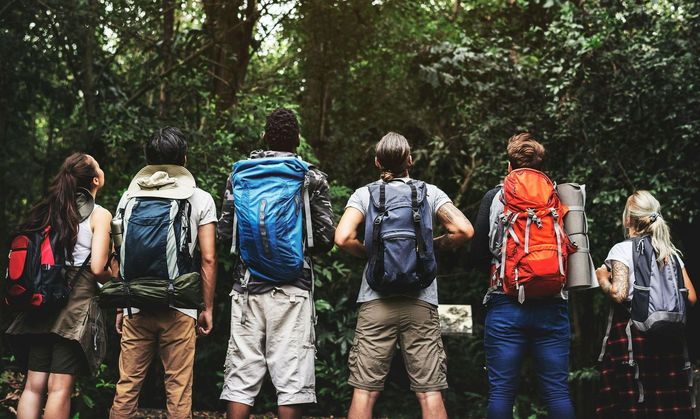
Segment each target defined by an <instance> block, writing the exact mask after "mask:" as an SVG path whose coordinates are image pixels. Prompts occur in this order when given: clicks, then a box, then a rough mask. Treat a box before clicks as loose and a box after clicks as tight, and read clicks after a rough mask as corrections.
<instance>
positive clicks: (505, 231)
mask: <svg viewBox="0 0 700 419" xmlns="http://www.w3.org/2000/svg"><path fill="white" fill-rule="evenodd" d="M501 200H502V202H503V205H504V208H503V214H501V215H500V216H499V218H498V224H499V228H500V229H501V231H502V234H501V237H502V243H501V260H500V261H499V262H496V263H495V264H494V265H493V266H492V272H493V275H492V278H493V279H494V280H495V284H492V285H496V286H499V287H502V288H503V291H504V292H505V293H506V294H507V295H510V296H513V297H518V301H519V302H521V303H522V302H523V301H524V300H525V296H528V297H535V298H537V297H547V296H553V295H556V294H558V293H559V292H561V290H562V288H563V286H564V284H565V283H566V262H567V257H568V255H569V253H572V252H573V251H575V247H574V245H573V244H572V243H571V242H570V241H569V237H568V236H567V235H566V233H564V224H563V220H564V216H565V215H566V213H567V211H568V208H567V207H566V206H564V205H563V204H562V203H561V202H560V201H559V196H557V193H556V190H555V185H554V183H552V181H551V180H550V179H549V178H548V177H547V175H545V174H544V173H542V172H540V171H537V170H534V169H526V168H524V169H516V170H513V171H511V172H510V173H509V174H508V175H507V176H506V177H505V179H504V180H503V191H502V193H501Z"/></svg>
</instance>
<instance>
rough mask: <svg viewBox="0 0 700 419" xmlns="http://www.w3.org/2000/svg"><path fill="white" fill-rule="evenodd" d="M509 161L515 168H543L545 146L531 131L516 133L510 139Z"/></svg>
mask: <svg viewBox="0 0 700 419" xmlns="http://www.w3.org/2000/svg"><path fill="white" fill-rule="evenodd" d="M507 151H508V161H509V162H510V167H511V168H513V169H520V168H524V167H527V168H530V169H535V170H542V167H543V166H544V154H545V152H544V146H543V145H542V144H540V143H539V141H537V140H536V139H535V137H533V136H532V134H530V133H529V132H523V133H520V134H516V135H514V136H512V137H510V139H509V140H508V148H507Z"/></svg>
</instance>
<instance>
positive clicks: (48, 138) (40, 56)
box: [0, 0, 700, 418]
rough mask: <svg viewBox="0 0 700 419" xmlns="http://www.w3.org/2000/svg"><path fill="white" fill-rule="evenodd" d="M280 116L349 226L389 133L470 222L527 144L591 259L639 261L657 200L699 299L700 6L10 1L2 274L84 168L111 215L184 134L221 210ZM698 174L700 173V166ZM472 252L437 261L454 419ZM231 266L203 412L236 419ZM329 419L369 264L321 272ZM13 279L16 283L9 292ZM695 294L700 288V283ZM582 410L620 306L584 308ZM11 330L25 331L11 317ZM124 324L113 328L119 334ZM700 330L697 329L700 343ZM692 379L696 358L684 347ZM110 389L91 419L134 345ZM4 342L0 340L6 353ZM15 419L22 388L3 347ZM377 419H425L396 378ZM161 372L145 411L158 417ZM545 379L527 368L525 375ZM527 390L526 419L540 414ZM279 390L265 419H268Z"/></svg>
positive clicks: (469, 358)
mask: <svg viewBox="0 0 700 419" xmlns="http://www.w3.org/2000/svg"><path fill="white" fill-rule="evenodd" d="M279 106H286V107H290V108H292V109H294V110H295V111H296V112H297V114H298V115H299V118H300V121H301V124H302V134H303V139H304V141H303V147H302V150H301V154H302V155H303V156H304V157H305V158H306V159H308V160H310V161H312V162H314V163H316V164H318V166H319V167H320V168H321V169H322V170H324V171H325V172H326V173H328V176H329V179H330V180H331V182H332V194H333V204H334V207H335V210H336V215H339V214H340V213H341V211H342V209H343V206H344V204H345V202H346V200H347V198H348V196H349V194H350V193H351V192H352V190H353V189H354V188H357V187H359V186H361V185H363V184H364V183H366V182H368V181H371V180H373V179H375V178H376V176H377V173H376V171H375V169H374V168H373V149H372V146H373V145H374V144H375V143H376V142H377V141H378V140H379V139H380V138H381V136H382V135H383V134H384V133H385V132H387V131H388V130H395V131H398V132H400V133H403V134H404V135H406V136H407V138H408V139H409V140H410V142H411V143H412V145H413V153H414V158H415V167H414V169H413V172H412V175H413V176H414V177H417V178H421V179H424V180H426V181H429V182H431V183H435V184H437V185H439V186H440V187H441V188H442V189H443V190H445V191H446V192H447V193H448V194H449V195H450V196H451V197H453V199H454V201H455V204H456V205H457V206H458V207H459V208H460V209H461V210H462V211H464V212H465V214H467V216H468V217H470V218H472V219H473V218H474V216H475V214H476V210H477V208H478V204H479V200H480V199H481V197H482V196H483V194H484V192H485V191H487V190H488V189H490V188H491V187H493V186H494V185H496V184H497V183H498V182H499V179H500V178H501V177H502V176H503V175H504V173H505V169H506V159H505V144H506V141H507V139H508V138H509V137H510V136H511V135H512V134H514V133H516V132H519V131H524V130H528V131H531V132H533V133H534V134H535V135H536V136H537V137H538V138H541V139H542V142H543V143H544V145H545V146H546V147H547V151H548V157H547V171H548V173H549V174H550V175H551V176H552V177H553V178H554V179H555V180H557V181H558V182H560V183H561V182H579V183H585V184H586V185H587V190H588V194H589V195H588V208H587V212H588V219H589V223H590V230H591V241H592V247H593V254H594V258H595V260H596V262H598V263H600V262H601V261H602V259H603V257H604V256H605V254H606V253H607V251H608V249H609V248H610V247H611V246H612V244H614V243H615V242H617V241H620V240H621V239H622V238H623V232H622V228H621V223H620V215H621V212H622V209H623V205H624V200H625V198H626V196H627V195H628V194H629V193H631V192H632V191H633V190H635V189H650V190H651V191H652V192H653V193H654V194H655V195H656V196H657V197H658V198H659V200H660V201H661V203H662V206H663V216H664V217H665V218H666V219H667V220H669V221H670V222H671V223H672V225H673V232H674V239H675V242H676V243H677V245H678V246H679V247H681V248H682V249H683V250H684V252H685V259H686V262H687V268H688V270H689V273H690V275H691V277H692V276H695V277H696V278H695V280H696V281H698V280H700V279H698V278H700V265H699V264H698V259H699V257H700V251H699V247H698V244H697V238H698V237H700V228H699V225H700V224H699V223H698V214H699V208H698V202H700V200H699V199H698V198H699V194H700V181H699V180H698V171H697V159H698V156H699V155H700V154H699V152H700V141H699V140H698V134H697V133H698V132H700V3H698V2H696V1H693V0H676V1H669V0H653V1H651V0H648V1H627V0H624V1H603V0H592V1H585V2H584V1H553V0H471V1H468V0H465V1H460V0H424V1H420V0H300V1H284V0H228V1H225V0H204V1H201V2H199V1H195V0H139V1H127V0H28V1H18V0H3V1H2V2H0V144H1V145H0V191H1V192H0V254H6V252H7V238H8V234H9V232H10V231H11V229H12V227H13V226H14V225H15V224H16V222H17V221H18V219H19V218H20V217H21V216H22V214H23V213H24V212H25V211H26V209H27V208H28V206H29V205H30V204H31V203H32V202H33V201H35V200H37V199H38V198H39V197H40V196H41V194H42V193H43V191H44V190H45V189H46V186H47V183H48V182H49V180H50V179H51V176H52V174H53V173H55V171H56V170H57V168H58V167H59V165H60V163H61V162H62V160H63V159H64V158H65V157H66V156H67V155H68V154H69V153H70V152H71V151H73V150H83V151H86V152H88V153H90V154H92V155H93V156H94V157H95V158H96V159H97V160H98V161H99V162H100V163H101V165H102V167H103V168H104V170H105V173H106V179H107V184H106V187H105V188H104V190H103V191H102V192H101V194H100V195H99V197H98V200H99V202H100V203H101V204H102V205H103V206H105V207H107V208H111V209H113V208H114V207H115V206H116V202H117V200H118V197H119V196H120V194H121V193H122V192H123V191H124V190H125V189H126V187H127V185H128V183H129V180H130V178H131V176H133V174H135V173H136V171H137V170H138V169H139V168H140V167H142V166H143V165H144V159H143V156H142V155H143V152H142V150H143V143H144V141H145V139H146V138H147V137H148V135H149V133H150V132H151V131H152V130H154V129H155V128H158V127H162V126H166V125H174V126H177V127H180V128H181V129H183V130H184V131H186V133H187V134H188V136H189V140H190V152H189V159H188V167H189V168H190V170H191V171H192V172H193V173H194V175H195V177H196V179H197V182H198V185H199V186H200V187H201V188H203V189H204V190H207V191H209V192H210V193H211V194H212V195H214V197H215V200H216V201H217V203H218V202H220V199H221V195H222V192H223V189H224V184H225V179H226V176H227V174H228V173H229V172H230V168H231V164H232V163H233V162H234V161H236V160H237V159H240V158H243V157H244V156H246V155H247V154H248V153H249V152H250V151H251V150H253V149H256V148H261V147H262V146H263V144H262V142H261V140H260V138H261V132H262V129H263V126H264V122H265V115H266V114H267V113H268V112H269V111H271V110H272V109H274V108H276V107H279ZM693 162H695V163H693ZM468 252H469V249H468V247H467V248H465V249H463V250H460V251H459V252H457V253H456V254H446V255H442V258H441V262H442V263H441V264H440V279H439V283H440V300H441V302H443V303H452V304H472V306H473V308H474V311H475V316H476V320H477V326H476V331H475V335H474V336H473V337H445V344H446V348H447V353H448V357H449V359H448V376H449V382H450V389H449V390H448V391H447V392H446V398H447V403H448V411H449V412H450V414H451V415H452V416H453V417H462V418H470V417H474V418H476V417H482V416H483V414H484V411H485V410H484V405H485V401H486V397H487V389H488V385H487V382H486V377H485V372H484V369H483V366H484V354H483V346H482V341H481V329H480V326H479V323H480V322H481V321H482V320H481V319H482V318H483V308H482V307H481V304H480V301H481V298H482V296H483V292H484V290H485V288H486V278H485V277H484V275H483V274H480V273H478V272H474V271H473V270H471V267H470V266H469V264H468V260H469V258H468ZM227 254H228V253H227V252H226V251H225V250H224V249H222V250H221V253H220V255H221V256H220V271H219V272H220V274H219V281H218V286H217V297H216V309H215V331H214V333H213V335H212V336H210V337H207V338H202V339H200V340H199V342H198V346H197V358H196V364H195V383H194V393H195V396H194V407H195V409H197V410H221V409H222V408H223V405H222V404H220V403H219V401H218V396H219V391H220V387H221V384H222V371H223V361H224V356H225V351H226V341H227V339H228V330H229V326H228V325H229V317H228V311H229V300H228V297H227V296H228V292H229V290H230V287H231V277H230V273H229V272H230V269H231V265H232V262H233V261H232V259H231V258H230V257H228V256H227ZM318 262H319V263H318V274H319V275H318V277H317V278H318V281H317V286H318V288H317V301H316V305H317V308H318V311H319V315H320V320H319V323H318V326H317V333H318V354H317V357H318V359H317V363H316V368H317V371H316V372H317V389H318V397H319V402H318V404H317V405H314V406H311V407H309V409H308V411H307V413H308V414H314V415H343V414H344V412H345V411H346V409H347V406H348V403H349V398H350V394H351V389H350V388H349V387H348V386H347V384H346V379H347V367H346V363H347V353H348V349H349V346H350V344H351V341H352V337H353V333H354V326H355V319H356V306H355V304H354V299H355V297H356V295H357V290H358V288H359V283H360V273H361V267H362V261H359V260H354V259H351V258H350V257H347V256H346V255H344V254H342V253H340V252H339V251H337V250H334V251H333V252H332V253H331V254H330V255H328V256H326V257H323V258H321V259H320V260H319V261H318ZM5 264H6V260H5V259H2V260H0V265H2V266H1V267H2V269H4V267H5ZM697 285H700V282H696V287H697ZM570 311H571V319H572V328H573V331H574V334H573V340H572V359H571V371H572V373H571V388H572V391H573V397H574V403H575V405H576V408H577V411H578V414H579V417H584V418H585V417H589V416H590V413H591V409H592V406H593V396H592V394H593V389H594V388H595V385H596V380H597V374H596V371H595V358H596V355H597V352H598V350H599V349H600V339H601V337H602V329H603V323H604V316H605V311H606V303H605V301H604V299H603V298H602V296H601V295H600V293H599V291H595V290H593V291H585V292H579V293H574V294H572V297H571V304H570ZM0 314H1V315H2V318H1V320H0V327H2V328H4V327H6V325H7V324H8V323H9V321H10V320H11V314H10V313H8V312H6V311H1V312H0ZM108 316H109V324H110V325H111V324H112V319H113V315H108ZM697 326H698V310H697V309H694V310H691V319H690V323H689V327H688V329H689V330H696V328H697ZM690 335H691V336H690V338H691V350H692V353H693V357H694V358H697V357H698V355H700V351H699V349H700V345H699V343H700V341H698V338H697V337H696V336H694V335H696V334H690ZM109 338H110V339H111V344H110V350H109V355H108V357H107V359H106V360H105V363H104V365H103V368H102V372H101V373H100V375H99V376H98V377H97V378H94V379H84V380H81V381H80V383H79V386H78V389H77V391H76V394H75V398H74V410H75V412H76V414H78V415H79V416H80V417H90V418H91V417H104V416H105V412H106V410H107V409H108V408H109V405H110V403H111V399H112V397H113V392H114V383H115V380H116V377H117V362H116V359H117V355H118V345H117V342H118V336H117V335H116V334H115V333H114V332H113V331H112V330H110V335H109ZM0 339H1V338H0ZM0 349H1V350H2V354H1V355H2V360H1V361H0V367H1V371H2V372H1V373H0V374H1V375H0V412H1V413H0V416H2V415H3V414H9V410H7V409H6V407H7V406H11V405H13V403H15V400H14V399H15V398H16V395H17V394H18V385H19V384H21V383H18V379H20V378H21V377H20V376H19V375H18V374H17V373H16V372H15V371H14V370H13V362H12V357H11V354H10V353H9V351H8V350H7V348H6V347H5V346H3V345H2V340H0ZM395 361H396V364H395V365H394V367H395V368H393V370H392V375H391V382H390V384H389V385H388V386H387V390H386V391H385V393H384V394H383V396H382V397H381V399H380V401H379V403H378V406H377V414H379V415H383V416H388V417H399V416H405V417H416V416H417V415H418V413H417V412H418V411H419V410H418V405H417V403H416V402H415V401H414V397H413V396H412V394H411V393H410V392H409V390H408V384H407V378H406V376H405V373H403V372H402V370H403V367H402V365H401V360H400V359H399V358H397V359H396V360H395ZM161 370H162V367H160V366H159V365H157V364H154V366H153V368H152V373H151V374H150V378H149V380H148V382H147V386H146V388H145V389H144V392H143V394H142V397H141V404H142V406H147V407H161V406H163V405H164V393H163V387H162V380H161V379H160V374H162V372H161ZM526 370H528V371H530V372H532V366H526ZM536 388H537V385H536V382H535V380H534V378H533V375H532V374H528V375H524V376H523V379H522V380H521V389H522V390H521V392H520V393H519V394H520V395H519V397H518V400H517V406H516V409H517V413H518V416H519V417H538V416H540V415H543V409H542V408H541V405H540V402H539V400H538V397H537V394H536ZM274 403H275V395H274V390H273V388H272V387H271V385H270V384H269V383H267V384H266V385H265V386H264V388H263V391H262V394H261V396H260V398H259V401H258V403H256V407H255V411H256V412H266V411H271V410H273V409H274Z"/></svg>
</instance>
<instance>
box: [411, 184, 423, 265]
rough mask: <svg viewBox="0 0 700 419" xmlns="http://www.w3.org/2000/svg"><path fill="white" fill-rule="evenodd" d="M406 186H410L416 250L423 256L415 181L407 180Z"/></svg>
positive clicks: (420, 256) (420, 219) (420, 220)
mask: <svg viewBox="0 0 700 419" xmlns="http://www.w3.org/2000/svg"><path fill="white" fill-rule="evenodd" d="M407 184H408V186H409V187H410V188H411V210H412V213H413V229H414V230H415V234H416V250H417V251H418V256H419V258H421V259H422V258H423V256H424V255H425V243H424V242H423V234H421V233H422V232H421V222H422V216H421V213H420V202H419V201H418V189H417V188H416V183H414V182H413V181H408V182H407ZM424 185H425V184H424V183H422V182H421V183H420V184H418V186H421V187H423V186H424Z"/></svg>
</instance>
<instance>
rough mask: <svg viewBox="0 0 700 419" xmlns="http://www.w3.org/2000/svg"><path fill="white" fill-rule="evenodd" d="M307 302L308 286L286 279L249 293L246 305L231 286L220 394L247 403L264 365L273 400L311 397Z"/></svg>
mask: <svg viewBox="0 0 700 419" xmlns="http://www.w3.org/2000/svg"><path fill="white" fill-rule="evenodd" d="M311 304H313V302H312V301H310V297H309V292H308V291H304V290H302V289H300V288H297V287H295V286H292V285H281V286H279V287H277V288H274V289H273V290H271V291H269V292H266V293H264V294H249V295H248V304H247V306H246V305H245V302H244V298H243V294H240V293H238V292H235V291H232V292H231V337H230V339H229V343H228V350H227V352H226V363H225V364H224V387H223V390H222V392H221V397H220V398H221V399H222V400H227V401H232V402H237V403H243V404H247V405H249V406H252V405H253V404H254V402H255V397H256V396H257V395H258V393H259V392H260V387H261V386H262V382H263V378H264V377H265V372H266V371H267V370H268V369H269V371H270V377H271V378H272V384H273V385H274V386H275V388H276V389H277V404H278V405H280V406H283V405H291V404H303V403H316V391H315V385H316V376H315V372H314V358H315V355H316V348H315V345H314V340H315V333H314V325H313V319H312V310H311ZM243 313H245V321H244V322H243V323H241V316H242V314H243Z"/></svg>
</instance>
